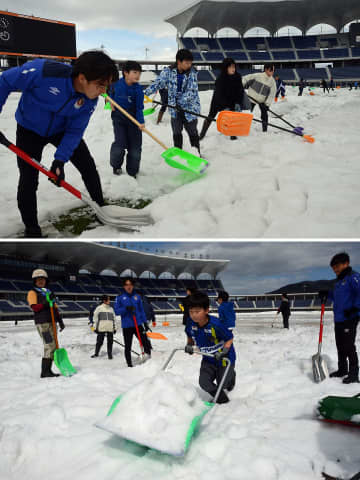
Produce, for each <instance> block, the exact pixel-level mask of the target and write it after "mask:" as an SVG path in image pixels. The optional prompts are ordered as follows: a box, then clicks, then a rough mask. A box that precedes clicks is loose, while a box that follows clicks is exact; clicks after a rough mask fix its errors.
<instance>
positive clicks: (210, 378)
mask: <svg viewBox="0 0 360 480" xmlns="http://www.w3.org/2000/svg"><path fill="white" fill-rule="evenodd" d="M188 303H189V313H190V318H191V320H189V321H188V322H187V325H186V328H185V332H186V334H187V337H188V341H187V345H186V346H185V352H186V353H189V354H190V355H192V354H193V353H194V348H193V346H194V345H196V346H197V347H198V348H199V349H200V351H202V352H204V353H211V354H214V357H205V356H204V357H203V358H202V361H201V366H200V376H199V385H200V387H201V388H202V389H203V390H205V391H206V392H208V393H210V395H211V396H213V397H214V396H215V394H216V390H217V385H219V384H220V382H221V379H222V377H223V375H224V373H225V367H226V362H225V361H224V360H223V358H224V357H227V358H228V359H229V360H230V362H231V367H230V370H229V373H228V376H227V378H226V380H225V383H224V389H227V390H229V391H230V390H232V389H233V388H234V386H235V360H236V354H235V349H234V345H233V335H232V333H231V331H229V330H228V329H227V328H225V327H224V326H223V325H222V324H221V322H220V321H219V319H218V318H216V317H213V316H212V315H209V307H210V302H209V297H208V296H207V295H206V294H204V293H202V292H196V293H194V294H193V295H191V296H190V297H189V300H188ZM215 381H216V384H215V383H214V382H215ZM228 401H229V397H228V396H227V395H226V393H225V392H224V390H222V391H221V393H220V395H219V397H218V399H217V403H227V402H228Z"/></svg>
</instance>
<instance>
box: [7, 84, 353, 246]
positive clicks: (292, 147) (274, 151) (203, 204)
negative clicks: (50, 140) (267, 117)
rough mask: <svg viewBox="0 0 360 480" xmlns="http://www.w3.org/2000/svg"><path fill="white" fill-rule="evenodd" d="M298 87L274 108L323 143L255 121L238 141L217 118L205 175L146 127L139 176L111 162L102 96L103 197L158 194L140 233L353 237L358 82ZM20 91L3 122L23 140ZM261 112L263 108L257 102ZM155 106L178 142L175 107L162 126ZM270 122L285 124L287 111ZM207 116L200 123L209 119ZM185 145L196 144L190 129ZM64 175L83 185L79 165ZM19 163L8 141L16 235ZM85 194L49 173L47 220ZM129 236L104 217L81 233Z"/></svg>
mask: <svg viewBox="0 0 360 480" xmlns="http://www.w3.org/2000/svg"><path fill="white" fill-rule="evenodd" d="M315 93H316V94H315V95H314V96H310V95H308V94H307V93H304V96H303V97H298V96H297V88H294V89H293V88H291V87H288V88H287V95H288V97H287V99H288V101H286V102H281V101H280V102H278V103H277V104H274V105H273V107H272V108H273V109H274V111H275V112H277V113H279V114H285V118H286V119H287V120H289V121H290V122H292V123H293V124H294V125H296V126H302V127H304V128H305V131H304V133H305V134H308V135H313V136H314V138H315V140H316V141H315V143H314V144H310V143H308V142H305V141H304V140H302V139H301V138H300V137H298V136H295V135H290V134H287V133H283V132H280V131H279V130H274V129H272V128H269V132H268V133H267V134H264V133H262V132H261V125H258V124H255V123H253V125H252V128H251V133H250V135H249V136H248V137H239V138H238V140H237V141H230V140H229V138H228V137H225V136H223V135H221V134H220V133H219V132H217V129H216V126H215V125H212V126H211V127H210V129H209V131H208V133H207V135H206V137H205V139H204V141H202V142H201V153H202V156H203V157H205V159H206V160H207V161H209V163H210V167H209V168H208V169H207V170H206V173H205V174H204V175H202V176H201V177H200V178H199V177H198V176H196V175H194V174H192V173H190V172H184V171H181V170H177V169H174V168H172V167H170V166H169V165H167V163H166V162H165V161H164V159H163V158H162V157H161V153H162V152H163V151H162V149H161V147H160V146H159V145H158V144H157V143H156V142H154V141H153V140H152V139H151V138H150V137H148V136H147V135H146V134H144V135H143V153H142V161H141V171H140V174H139V175H138V178H137V179H134V178H131V177H129V176H128V175H126V174H123V175H121V176H115V175H113V173H112V169H111V167H110V165H109V152H110V146H111V143H112V141H113V129H112V123H111V119H110V113H109V111H106V110H104V108H103V101H102V100H100V101H99V104H98V107H97V109H96V111H95V113H94V115H93V118H92V119H91V120H90V123H89V126H88V128H87V130H86V133H85V140H86V142H87V144H88V146H89V149H90V151H91V153H92V155H93V157H94V158H95V161H96V164H97V167H98V170H99V173H100V176H101V181H102V185H103V189H104V193H105V197H106V198H107V199H109V200H111V201H112V202H116V201H118V200H120V199H123V198H126V199H128V200H130V201H134V202H136V201H137V200H139V199H146V200H150V201H151V204H150V205H148V206H147V207H146V208H145V211H146V212H148V213H150V214H151V216H152V217H153V218H154V224H153V225H149V226H143V227H141V228H140V233H136V236H137V237H146V238H205V237H206V238H234V237H236V238H264V237H266V238H290V237H291V238H318V237H320V238H338V237H339V236H341V237H342V238H345V237H346V238H348V237H349V238H350V237H351V238H354V237H359V236H360V216H359V211H358V204H359V200H360V193H359V188H358V178H359V174H360V164H359V162H358V149H359V136H358V128H357V125H358V122H357V119H358V112H359V107H360V91H354V90H353V91H351V92H350V91H348V90H347V89H341V90H337V91H336V92H335V93H331V94H330V95H327V94H326V95H324V94H323V93H322V91H321V90H320V89H315ZM211 96H212V92H210V91H207V92H201V93H200V98H201V104H202V112H203V113H205V114H206V113H207V112H208V111H209V105H210V100H211ZM18 99H19V94H18V93H13V94H11V95H10V97H9V98H8V101H7V103H6V105H5V106H4V109H3V112H2V114H1V115H0V131H3V132H4V133H5V135H6V136H7V137H8V138H9V139H10V140H12V141H14V140H15V131H16V122H15V119H14V112H15V110H16V106H17V102H18ZM254 113H255V117H257V118H258V117H259V111H258V108H257V107H256V108H255V112H254ZM156 117H157V114H156V113H155V114H154V115H152V116H150V117H147V119H146V125H147V127H148V129H149V130H150V131H151V132H152V133H153V134H154V135H155V136H156V137H158V138H159V139H161V140H162V141H163V142H164V143H165V144H166V145H167V146H168V147H171V146H172V145H173V143H172V132H171V127H170V117H169V114H168V112H167V113H166V114H165V116H164V120H163V123H161V124H160V125H156ZM271 122H272V123H274V124H277V125H281V126H284V127H286V125H285V124H283V122H281V120H279V119H275V118H271ZM201 125H202V120H201V121H200V122H199V127H200V128H201ZM184 150H189V151H191V149H190V144H189V140H188V137H187V134H186V133H184ZM54 151H55V149H54V147H52V146H47V147H46V148H45V150H44V155H43V162H44V164H46V165H47V166H48V167H49V166H50V165H51V162H52V159H53V154H54ZM65 174H66V180H68V181H69V182H70V183H71V184H73V185H74V186H75V187H77V188H79V189H80V190H81V191H85V190H86V189H85V187H84V185H83V183H82V180H81V178H80V175H79V173H78V172H77V170H76V169H75V168H74V167H73V166H72V165H70V164H69V165H67V166H66V172H65ZM17 178H18V172H17V167H16V158H15V156H14V155H13V154H12V153H11V152H9V151H8V150H6V149H5V148H3V147H1V148H0V188H1V192H2V209H1V214H0V220H1V221H0V235H1V236H2V237H9V236H10V237H11V236H14V234H15V233H17V232H19V231H21V230H22V228H23V227H22V223H21V220H20V215H19V212H18V210H17V205H16V184H17ZM80 205H81V202H80V200H77V199H76V198H75V197H72V196H71V195H70V194H69V193H67V192H65V191H63V190H62V189H58V188H55V187H54V186H53V185H52V184H50V182H48V181H47V179H46V178H45V177H44V176H43V175H41V178H40V186H39V192H38V206H39V218H40V221H41V223H44V222H46V221H47V220H48V219H54V218H56V217H57V216H58V215H59V214H61V213H63V212H64V211H68V210H69V209H71V208H73V207H77V206H80ZM125 235H126V236H127V237H129V233H124V232H119V231H117V230H116V229H115V228H113V227H109V226H97V227H96V228H93V229H90V230H86V231H84V232H83V233H82V236H83V237H88V238H97V239H100V238H115V237H116V238H119V237H121V236H125Z"/></svg>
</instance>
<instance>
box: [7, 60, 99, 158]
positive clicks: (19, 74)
mask: <svg viewBox="0 0 360 480" xmlns="http://www.w3.org/2000/svg"><path fill="white" fill-rule="evenodd" d="M71 73H72V67H71V66H70V65H66V64H64V63H60V62H54V61H52V60H44V59H37V60H32V61H31V62H26V63H24V65H22V66H21V67H15V68H10V69H9V70H6V71H5V72H4V73H3V74H2V75H1V76H0V112H1V110H2V107H3V105H4V104H5V102H6V99H7V97H8V96H9V94H10V93H11V92H14V91H19V90H20V91H21V92H22V95H21V98H20V101H19V105H18V108H17V110H16V113H15V118H16V121H17V122H18V123H19V124H20V125H21V126H23V127H24V128H26V129H28V130H31V131H33V132H35V133H37V134H38V135H41V136H42V137H51V136H52V135H55V134H57V133H62V132H63V133H64V136H63V138H62V140H61V142H60V145H59V146H58V148H57V150H56V152H55V158H56V159H57V160H62V161H63V162H67V161H68V160H69V158H70V157H71V156H72V154H73V152H74V150H75V149H76V148H77V147H78V145H79V143H80V141H81V139H82V137H83V134H84V131H85V129H86V127H87V125H88V123H89V120H90V117H91V115H92V113H93V111H94V110H95V107H96V104H97V99H95V100H90V99H89V98H87V97H86V95H83V94H82V93H78V92H76V91H75V90H74V87H73V82H72V78H71Z"/></svg>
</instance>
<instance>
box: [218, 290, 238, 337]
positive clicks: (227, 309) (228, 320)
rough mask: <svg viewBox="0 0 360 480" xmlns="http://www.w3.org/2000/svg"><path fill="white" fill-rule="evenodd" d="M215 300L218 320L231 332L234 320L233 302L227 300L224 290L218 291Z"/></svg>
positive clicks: (227, 295) (227, 296)
mask: <svg viewBox="0 0 360 480" xmlns="http://www.w3.org/2000/svg"><path fill="white" fill-rule="evenodd" d="M216 301H217V302H218V304H219V308H218V314H219V320H220V322H221V323H222V324H223V325H224V326H225V327H226V328H227V329H228V330H230V331H231V332H232V331H233V330H234V328H235V320H236V315H235V311H234V303H233V302H229V294H228V293H227V292H225V291H220V292H219V293H218V298H217V299H216Z"/></svg>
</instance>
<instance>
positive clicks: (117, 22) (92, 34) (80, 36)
mask: <svg viewBox="0 0 360 480" xmlns="http://www.w3.org/2000/svg"><path fill="white" fill-rule="evenodd" d="M219 1H226V0H219ZM254 1H260V0H254ZM263 1H272V0H263ZM294 1H295V0H294ZM195 3H197V2H190V1H188V0H177V1H176V2H174V1H170V2H169V0H131V1H124V0H122V1H120V0H106V1H104V2H99V1H98V0H96V1H95V0H76V1H74V0H51V1H49V0H33V1H31V2H30V1H29V0H12V1H11V2H10V1H9V0H7V1H6V2H5V5H2V7H1V8H2V9H3V8H4V9H5V10H6V9H7V10H9V11H11V12H16V13H21V14H25V15H34V16H38V17H42V18H49V19H55V20H62V21H65V22H70V23H75V24H76V29H77V48H78V50H79V51H84V50H88V49H91V48H100V46H101V45H104V46H105V50H106V51H107V52H108V53H109V54H110V55H111V56H113V57H114V58H116V59H125V58H131V59H138V60H139V59H145V48H148V49H149V51H148V52H147V53H148V58H149V59H158V60H162V59H166V60H168V59H171V58H173V57H174V55H175V52H176V50H177V44H176V29H175V27H173V26H172V25H170V24H169V23H166V22H164V19H165V18H167V17H170V16H173V15H175V14H177V13H179V12H181V11H182V10H184V9H186V8H188V7H189V6H191V5H192V4H195Z"/></svg>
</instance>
